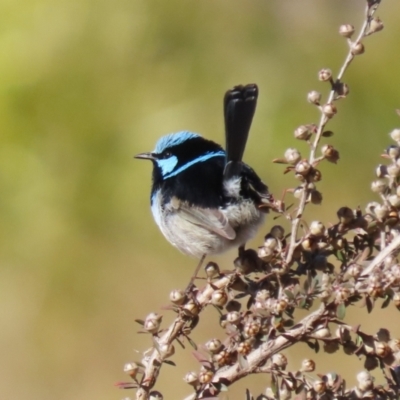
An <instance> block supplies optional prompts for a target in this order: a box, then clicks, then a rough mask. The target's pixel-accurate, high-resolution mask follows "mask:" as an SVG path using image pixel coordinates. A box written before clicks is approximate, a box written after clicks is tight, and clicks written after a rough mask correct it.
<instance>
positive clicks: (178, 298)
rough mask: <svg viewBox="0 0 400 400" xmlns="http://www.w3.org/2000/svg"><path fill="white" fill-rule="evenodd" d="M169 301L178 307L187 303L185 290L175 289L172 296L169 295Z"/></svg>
mask: <svg viewBox="0 0 400 400" xmlns="http://www.w3.org/2000/svg"><path fill="white" fill-rule="evenodd" d="M169 299H170V300H171V302H172V303H174V304H176V305H181V304H183V303H184V302H185V300H186V294H185V292H184V291H183V290H180V289H174V290H173V291H172V292H171V293H170V294H169Z"/></svg>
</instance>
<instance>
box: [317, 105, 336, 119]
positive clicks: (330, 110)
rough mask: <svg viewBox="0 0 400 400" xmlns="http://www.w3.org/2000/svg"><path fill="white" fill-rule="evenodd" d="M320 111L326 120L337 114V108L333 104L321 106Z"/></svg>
mask: <svg viewBox="0 0 400 400" xmlns="http://www.w3.org/2000/svg"><path fill="white" fill-rule="evenodd" d="M321 111H322V113H323V114H324V115H325V116H326V117H327V118H332V117H333V116H334V115H335V114H336V113H337V108H336V106H335V105H334V104H331V103H328V104H324V105H323V106H322V108H321Z"/></svg>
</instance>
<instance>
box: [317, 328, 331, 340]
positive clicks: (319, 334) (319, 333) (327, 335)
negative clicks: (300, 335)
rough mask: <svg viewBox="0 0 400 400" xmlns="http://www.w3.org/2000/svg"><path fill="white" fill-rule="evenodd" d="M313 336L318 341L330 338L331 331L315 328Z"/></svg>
mask: <svg viewBox="0 0 400 400" xmlns="http://www.w3.org/2000/svg"><path fill="white" fill-rule="evenodd" d="M314 336H315V337H316V338H318V339H327V338H330V337H331V331H330V330H329V329H328V328H319V329H318V328H317V330H316V331H315V332H314Z"/></svg>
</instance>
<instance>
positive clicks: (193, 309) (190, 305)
mask: <svg viewBox="0 0 400 400" xmlns="http://www.w3.org/2000/svg"><path fill="white" fill-rule="evenodd" d="M183 310H184V311H185V312H186V313H188V314H189V315H190V316H195V315H197V314H198V313H199V312H200V309H199V306H198V305H197V303H196V302H195V301H194V300H193V299H190V300H189V301H188V302H187V303H186V304H185V305H184V306H183Z"/></svg>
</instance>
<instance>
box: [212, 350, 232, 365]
mask: <svg viewBox="0 0 400 400" xmlns="http://www.w3.org/2000/svg"><path fill="white" fill-rule="evenodd" d="M212 359H213V361H214V362H215V363H217V364H218V365H219V366H220V367H222V366H223V365H227V364H229V363H230V362H231V355H230V354H229V352H228V351H227V350H226V349H224V350H221V351H220V352H219V353H218V354H214V355H213V357H212Z"/></svg>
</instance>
